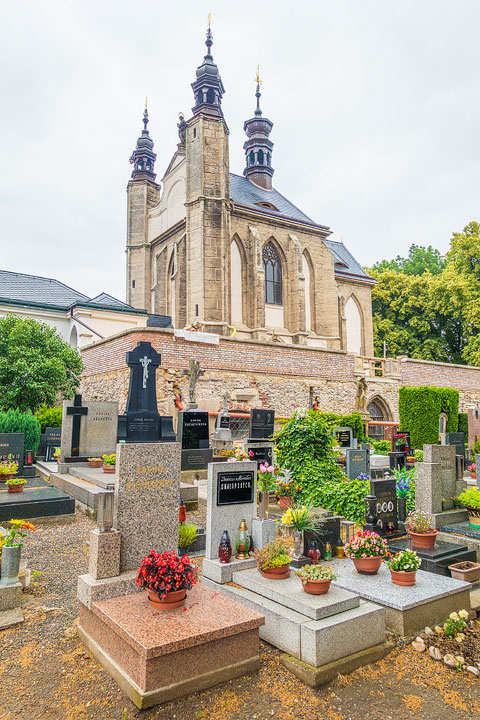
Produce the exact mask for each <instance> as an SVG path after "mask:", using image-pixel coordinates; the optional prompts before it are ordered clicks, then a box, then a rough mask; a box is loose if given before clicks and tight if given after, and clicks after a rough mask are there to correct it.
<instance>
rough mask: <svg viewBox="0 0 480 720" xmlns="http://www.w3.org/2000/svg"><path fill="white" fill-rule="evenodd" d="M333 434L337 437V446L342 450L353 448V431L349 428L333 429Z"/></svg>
mask: <svg viewBox="0 0 480 720" xmlns="http://www.w3.org/2000/svg"><path fill="white" fill-rule="evenodd" d="M333 434H334V435H336V437H337V445H340V447H342V448H353V430H352V428H351V427H334V428H333Z"/></svg>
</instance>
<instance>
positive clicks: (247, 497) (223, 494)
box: [206, 462, 257, 560]
mask: <svg viewBox="0 0 480 720" xmlns="http://www.w3.org/2000/svg"><path fill="white" fill-rule="evenodd" d="M256 479H257V466H256V463H255V462H239V463H227V462H216V463H210V464H209V466H208V484H207V543H206V557H207V559H209V560H214V559H216V558H218V546H219V544H220V538H221V536H222V533H223V531H224V530H227V531H228V533H229V535H230V541H231V543H232V553H233V555H234V554H235V538H236V535H237V530H238V526H239V525H240V521H241V520H242V519H244V520H246V522H247V527H248V529H249V531H250V533H252V523H253V519H254V518H255V517H256V515H257V494H256V490H255V483H256Z"/></svg>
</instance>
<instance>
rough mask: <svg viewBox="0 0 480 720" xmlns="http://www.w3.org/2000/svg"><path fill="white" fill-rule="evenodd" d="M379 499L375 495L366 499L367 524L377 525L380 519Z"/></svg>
mask: <svg viewBox="0 0 480 720" xmlns="http://www.w3.org/2000/svg"><path fill="white" fill-rule="evenodd" d="M376 504H377V498H376V497H375V495H367V496H366V497H365V524H366V525H374V526H375V525H377V523H378V518H377V512H376Z"/></svg>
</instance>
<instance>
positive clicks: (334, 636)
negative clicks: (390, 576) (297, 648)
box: [301, 593, 385, 667]
mask: <svg viewBox="0 0 480 720" xmlns="http://www.w3.org/2000/svg"><path fill="white" fill-rule="evenodd" d="M328 594H330V593H328ZM384 640H385V610H384V608H382V607H379V606H378V605H375V604H374V603H370V602H361V603H360V604H359V605H358V607H355V608H352V609H351V610H347V611H346V612H342V613H340V614H339V615H333V616H331V617H327V618H323V619H321V620H311V621H310V622H307V623H303V624H302V626H301V647H302V655H301V659H302V660H303V661H304V662H307V663H309V664H310V665H313V666H314V667H320V666H321V665H326V664H327V663H331V662H334V661H335V660H339V659H340V658H343V657H345V656H346V655H353V654H354V653H356V652H360V651H361V650H365V648H367V647H371V646H372V645H379V644H380V643H383V642H384Z"/></svg>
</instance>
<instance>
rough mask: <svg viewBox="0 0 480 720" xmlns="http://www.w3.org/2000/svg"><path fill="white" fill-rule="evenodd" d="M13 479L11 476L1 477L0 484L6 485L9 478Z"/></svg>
mask: <svg viewBox="0 0 480 720" xmlns="http://www.w3.org/2000/svg"><path fill="white" fill-rule="evenodd" d="M9 477H12V476H11V475H0V483H6V482H7V478H9Z"/></svg>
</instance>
